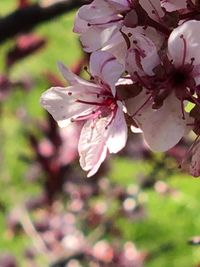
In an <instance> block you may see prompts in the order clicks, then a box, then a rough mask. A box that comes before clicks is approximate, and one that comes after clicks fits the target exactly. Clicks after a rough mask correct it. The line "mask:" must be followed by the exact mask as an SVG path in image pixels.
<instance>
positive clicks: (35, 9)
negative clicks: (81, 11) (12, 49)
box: [0, 0, 84, 44]
mask: <svg viewBox="0 0 200 267" xmlns="http://www.w3.org/2000/svg"><path fill="white" fill-rule="evenodd" d="M82 4H84V1H83V0H62V1H61V0H60V1H57V2H54V3H53V4H51V5H48V6H42V5H41V4H33V5H30V6H28V7H24V8H21V9H17V10H15V11H14V12H13V13H11V14H9V15H7V16H5V17H2V18H0V44H1V43H3V42H4V41H6V40H7V39H9V38H12V37H14V36H16V35H17V34H20V33H24V32H27V31H30V30H32V29H33V28H34V27H35V26H37V25H38V24H41V23H43V22H45V21H48V20H50V19H53V18H55V17H57V16H59V15H62V14H64V13H66V12H69V11H71V10H73V9H75V8H78V7H80V6H81V5H82Z"/></svg>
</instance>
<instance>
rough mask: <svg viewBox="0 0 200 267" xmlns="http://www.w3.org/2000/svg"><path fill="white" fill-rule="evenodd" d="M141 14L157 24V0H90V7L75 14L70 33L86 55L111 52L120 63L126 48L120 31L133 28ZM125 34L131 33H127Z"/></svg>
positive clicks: (161, 13) (159, 15)
mask: <svg viewBox="0 0 200 267" xmlns="http://www.w3.org/2000/svg"><path fill="white" fill-rule="evenodd" d="M137 10H138V11H137ZM142 10H144V12H145V13H144V14H145V15H146V16H149V18H150V20H151V19H155V20H157V21H161V19H162V17H163V16H164V12H163V10H162V8H161V4H160V1H159V0H145V1H144V0H140V1H139V2H137V1H132V0H127V1H123V0H108V1H105V0H94V1H93V2H92V3H91V4H88V5H84V6H83V7H81V8H80V9H79V11H78V12H77V15H76V18H75V23H74V32H76V33H79V34H80V40H81V43H82V45H83V49H84V50H85V51H86V52H93V51H97V50H100V49H102V50H104V51H108V52H111V53H112V54H113V55H114V56H115V57H116V58H117V59H118V60H120V62H121V63H123V60H124V54H125V53H126V49H127V47H126V42H125V40H124V35H123V33H122V32H123V30H122V27H123V28H124V29H125V27H124V25H125V26H127V27H130V25H131V27H133V28H135V27H136V26H137V25H136V22H137V21H138V16H140V17H143V16H144V14H143V13H142V14H140V13H141V12H142ZM136 11H137V12H138V14H137V12H136ZM134 17H135V19H134ZM135 20H136V21H135ZM146 22H147V19H145V22H144V23H145V24H144V25H145V26H148V23H147V24H146ZM142 25H143V24H142ZM150 26H151V25H150ZM160 26H162V25H160ZM161 28H162V27H161ZM121 30H122V32H121ZM125 31H126V30H125ZM129 31H131V30H130V29H129Z"/></svg>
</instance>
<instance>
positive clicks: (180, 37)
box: [168, 20, 200, 66]
mask: <svg viewBox="0 0 200 267" xmlns="http://www.w3.org/2000/svg"><path fill="white" fill-rule="evenodd" d="M168 50H169V54H170V56H171V58H172V59H173V62H174V65H175V66H180V65H182V64H184V65H185V64H186V63H191V59H192V58H194V59H195V60H194V62H193V64H194V65H198V64H200V53H199V51H200V21H196V20H189V21H187V22H185V23H183V24H182V25H181V26H179V27H177V28H176V29H175V30H173V31H172V33H171V34H170V36H169V39H168ZM183 61H184V62H183Z"/></svg>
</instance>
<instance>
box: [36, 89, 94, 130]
mask: <svg viewBox="0 0 200 267" xmlns="http://www.w3.org/2000/svg"><path fill="white" fill-rule="evenodd" d="M71 89H72V90H73V87H68V88H62V87H52V88H51V89H49V90H47V91H45V92H44V93H43V94H42V96H41V99H40V101H41V104H42V106H43V107H44V108H45V109H46V110H47V111H48V112H49V113H50V114H51V115H52V116H53V118H54V119H55V120H56V121H57V122H58V124H59V126H60V127H66V126H67V125H68V124H69V123H70V119H71V118H76V117H78V116H83V115H86V114H89V113H90V112H91V111H92V110H93V109H94V106H91V105H88V104H82V103H78V102H76V99H74V97H72V96H69V95H68V93H71V91H72V90H71Z"/></svg>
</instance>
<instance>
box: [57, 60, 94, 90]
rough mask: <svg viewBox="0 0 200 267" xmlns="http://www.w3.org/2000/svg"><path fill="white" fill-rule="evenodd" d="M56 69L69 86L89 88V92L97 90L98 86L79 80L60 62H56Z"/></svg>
mask: <svg viewBox="0 0 200 267" xmlns="http://www.w3.org/2000/svg"><path fill="white" fill-rule="evenodd" d="M58 68H59V71H60V72H61V73H62V75H63V77H64V78H65V80H66V81H68V82H69V83H70V84H71V85H77V84H80V85H84V86H85V88H91V90H94V91H96V90H97V91H98V90H99V89H98V88H99V86H97V85H95V84H93V83H91V82H88V81H86V80H84V79H82V78H80V77H79V76H78V75H76V74H74V73H73V72H71V71H70V69H68V68H67V67H65V65H64V64H63V63H62V62H58ZM88 90H89V89H88Z"/></svg>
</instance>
